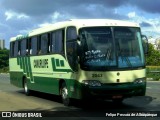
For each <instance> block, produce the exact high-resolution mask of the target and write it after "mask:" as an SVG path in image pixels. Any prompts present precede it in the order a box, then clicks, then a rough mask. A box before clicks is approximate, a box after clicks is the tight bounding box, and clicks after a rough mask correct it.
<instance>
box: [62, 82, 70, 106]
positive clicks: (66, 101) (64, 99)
mask: <svg viewBox="0 0 160 120" xmlns="http://www.w3.org/2000/svg"><path fill="white" fill-rule="evenodd" d="M61 97H62V102H63V104H64V105H65V106H69V105H70V102H71V100H70V98H69V95H68V89H67V86H66V83H65V82H63V83H62V86H61Z"/></svg>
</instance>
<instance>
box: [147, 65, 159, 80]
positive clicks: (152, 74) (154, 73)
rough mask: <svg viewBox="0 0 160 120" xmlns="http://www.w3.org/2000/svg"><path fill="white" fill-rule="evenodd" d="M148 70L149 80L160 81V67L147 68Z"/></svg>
mask: <svg viewBox="0 0 160 120" xmlns="http://www.w3.org/2000/svg"><path fill="white" fill-rule="evenodd" d="M146 70H147V78H153V79H154V80H160V66H147V67H146Z"/></svg>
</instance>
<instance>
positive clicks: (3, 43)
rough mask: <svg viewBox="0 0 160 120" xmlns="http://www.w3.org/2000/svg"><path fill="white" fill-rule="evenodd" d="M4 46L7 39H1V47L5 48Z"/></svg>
mask: <svg viewBox="0 0 160 120" xmlns="http://www.w3.org/2000/svg"><path fill="white" fill-rule="evenodd" d="M4 48H5V41H4V40H0V49H4Z"/></svg>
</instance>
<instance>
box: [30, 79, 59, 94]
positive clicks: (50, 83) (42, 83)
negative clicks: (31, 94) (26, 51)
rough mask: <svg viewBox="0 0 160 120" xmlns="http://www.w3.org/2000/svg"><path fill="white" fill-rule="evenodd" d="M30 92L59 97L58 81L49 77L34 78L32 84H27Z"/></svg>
mask: <svg viewBox="0 0 160 120" xmlns="http://www.w3.org/2000/svg"><path fill="white" fill-rule="evenodd" d="M29 88H30V89H32V90H36V91H40V92H45V93H51V94H55V95H59V80H58V79H56V78H51V77H38V76H35V77H34V83H31V82H29Z"/></svg>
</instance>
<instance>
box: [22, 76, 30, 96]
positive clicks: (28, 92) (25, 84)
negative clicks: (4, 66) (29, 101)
mask: <svg viewBox="0 0 160 120" xmlns="http://www.w3.org/2000/svg"><path fill="white" fill-rule="evenodd" d="M23 87H24V93H25V94H26V95H27V96H29V95H30V90H29V89H28V85H27V79H26V78H24V79H23Z"/></svg>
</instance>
